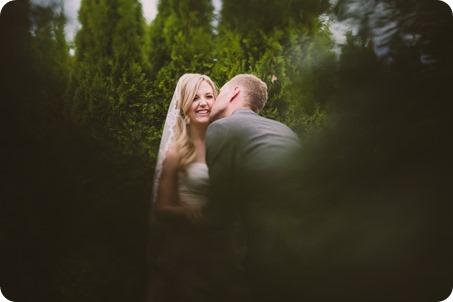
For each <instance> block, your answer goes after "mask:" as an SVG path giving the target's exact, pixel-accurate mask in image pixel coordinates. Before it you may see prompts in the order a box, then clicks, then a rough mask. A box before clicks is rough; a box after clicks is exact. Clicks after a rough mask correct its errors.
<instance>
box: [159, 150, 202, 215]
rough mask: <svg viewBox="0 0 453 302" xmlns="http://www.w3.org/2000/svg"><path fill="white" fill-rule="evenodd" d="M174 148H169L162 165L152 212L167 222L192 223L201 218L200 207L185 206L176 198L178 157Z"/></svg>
mask: <svg viewBox="0 0 453 302" xmlns="http://www.w3.org/2000/svg"><path fill="white" fill-rule="evenodd" d="M178 156H179V155H178V150H177V148H176V146H174V145H173V146H170V148H169V150H168V151H167V154H166V158H165V160H164V162H163V164H162V173H161V175H160V178H159V183H158V186H157V195H156V201H155V202H154V205H153V207H154V210H155V213H156V216H157V217H158V218H159V219H165V220H169V221H181V220H187V219H188V220H189V221H192V222H195V221H197V220H198V219H200V218H201V207H199V206H192V205H186V204H184V203H183V202H181V201H180V200H179V197H178V171H179V168H180V167H179V157H178Z"/></svg>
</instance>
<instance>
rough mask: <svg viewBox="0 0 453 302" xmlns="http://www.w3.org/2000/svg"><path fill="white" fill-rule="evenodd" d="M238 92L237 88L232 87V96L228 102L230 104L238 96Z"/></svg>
mask: <svg viewBox="0 0 453 302" xmlns="http://www.w3.org/2000/svg"><path fill="white" fill-rule="evenodd" d="M239 92H241V90H240V89H239V87H237V86H236V87H234V90H233V94H232V95H231V99H230V102H232V101H233V100H234V99H235V98H236V97H237V96H238V95H239Z"/></svg>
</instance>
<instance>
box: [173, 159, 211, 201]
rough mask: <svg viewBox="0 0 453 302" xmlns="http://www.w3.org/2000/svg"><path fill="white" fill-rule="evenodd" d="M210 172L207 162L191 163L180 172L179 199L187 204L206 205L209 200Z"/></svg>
mask: <svg viewBox="0 0 453 302" xmlns="http://www.w3.org/2000/svg"><path fill="white" fill-rule="evenodd" d="M208 186H209V173H208V166H207V165H206V164H205V163H197V162H195V163H190V164H188V165H187V167H186V171H185V172H179V173H178V193H179V200H180V201H182V202H185V203H187V204H194V205H195V204H201V205H205V204H206V203H207V201H208V195H207V194H208Z"/></svg>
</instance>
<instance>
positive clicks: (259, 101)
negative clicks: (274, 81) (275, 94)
mask: <svg viewBox="0 0 453 302" xmlns="http://www.w3.org/2000/svg"><path fill="white" fill-rule="evenodd" d="M230 82H231V83H233V84H236V85H237V84H239V85H240V86H242V87H243V88H245V91H244V92H245V93H244V96H243V97H244V102H245V103H246V104H247V105H248V106H249V107H250V109H252V110H253V111H255V112H256V113H258V112H259V111H261V110H262V109H263V108H264V105H266V102H267V85H266V83H264V82H263V81H262V80H261V79H260V78H258V77H257V76H255V75H253V74H238V75H237V76H235V77H233V78H232V79H231V80H230Z"/></svg>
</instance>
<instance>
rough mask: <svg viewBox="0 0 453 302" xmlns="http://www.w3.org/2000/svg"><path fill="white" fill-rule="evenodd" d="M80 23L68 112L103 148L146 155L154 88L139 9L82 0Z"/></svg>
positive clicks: (131, 2)
mask: <svg viewBox="0 0 453 302" xmlns="http://www.w3.org/2000/svg"><path fill="white" fill-rule="evenodd" d="M79 21H80V23H81V25H82V28H81V30H80V31H79V32H78V33H77V35H76V40H75V44H76V53H75V62H74V73H73V77H72V83H71V89H70V93H69V95H70V96H71V97H72V99H71V100H70V102H69V103H68V104H67V108H68V110H69V111H70V114H71V116H72V117H73V119H74V120H75V121H77V123H79V124H81V125H83V126H85V127H88V129H90V132H91V133H92V135H93V136H94V137H95V138H96V139H97V140H99V141H100V142H102V143H103V144H105V145H109V146H111V147H113V148H114V149H117V150H118V151H119V152H120V153H123V154H131V155H132V154H134V155H141V156H145V157H146V154H148V153H149V152H150V143H149V137H150V135H149V134H150V132H151V128H150V126H149V120H148V119H147V118H148V117H149V99H150V95H149V90H150V89H149V84H148V79H147V72H148V68H149V67H148V63H147V62H148V61H147V57H146V55H145V45H146V43H145V22H144V18H143V15H142V8H141V5H140V3H139V1H137V0H115V1H97V2H93V1H82V3H81V7H80V11H79Z"/></svg>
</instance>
